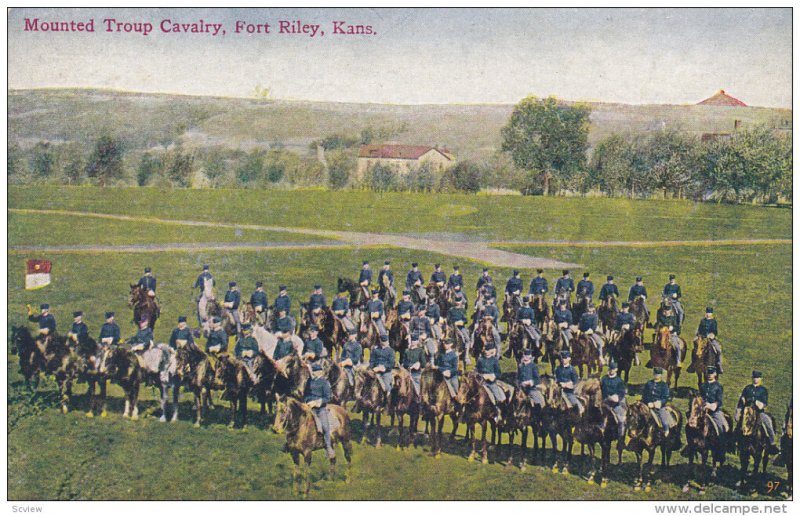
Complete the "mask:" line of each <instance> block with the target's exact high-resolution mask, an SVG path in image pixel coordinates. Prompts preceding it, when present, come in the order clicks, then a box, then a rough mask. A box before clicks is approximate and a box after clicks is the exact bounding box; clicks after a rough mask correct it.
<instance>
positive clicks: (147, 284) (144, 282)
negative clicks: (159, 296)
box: [137, 267, 157, 297]
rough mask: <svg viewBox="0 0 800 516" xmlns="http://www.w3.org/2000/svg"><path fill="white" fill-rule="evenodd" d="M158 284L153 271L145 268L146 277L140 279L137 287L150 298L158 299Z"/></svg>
mask: <svg viewBox="0 0 800 516" xmlns="http://www.w3.org/2000/svg"><path fill="white" fill-rule="evenodd" d="M156 283H157V282H156V278H155V276H153V271H152V269H151V268H150V267H145V268H144V276H142V277H141V278H139V282H138V283H137V285H139V287H140V288H142V289H143V290H144V291H145V292H147V295H148V296H150V297H156Z"/></svg>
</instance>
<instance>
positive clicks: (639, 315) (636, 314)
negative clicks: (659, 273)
mask: <svg viewBox="0 0 800 516" xmlns="http://www.w3.org/2000/svg"><path fill="white" fill-rule="evenodd" d="M646 304H647V301H645V300H644V298H643V297H642V296H636V299H634V300H633V302H632V303H631V313H632V314H633V321H634V323H633V324H634V327H635V328H637V329H638V330H640V331H641V332H642V333H644V329H645V328H646V327H648V326H649V325H650V321H649V320H648V318H647V312H646V311H645V305H646Z"/></svg>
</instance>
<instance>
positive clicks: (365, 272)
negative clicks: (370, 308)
mask: <svg viewBox="0 0 800 516" xmlns="http://www.w3.org/2000/svg"><path fill="white" fill-rule="evenodd" d="M370 283H372V269H370V267H369V262H368V261H366V260H365V261H363V262H361V270H360V271H359V273H358V285H359V286H360V287H361V290H362V291H363V292H364V299H369V298H370V295H369V286H370Z"/></svg>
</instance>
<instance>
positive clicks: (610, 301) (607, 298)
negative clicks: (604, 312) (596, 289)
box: [599, 275, 619, 309]
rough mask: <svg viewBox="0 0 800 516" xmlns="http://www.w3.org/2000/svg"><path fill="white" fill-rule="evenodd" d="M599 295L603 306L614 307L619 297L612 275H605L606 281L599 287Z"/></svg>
mask: <svg viewBox="0 0 800 516" xmlns="http://www.w3.org/2000/svg"><path fill="white" fill-rule="evenodd" d="M599 297H600V301H601V302H602V304H603V305H604V306H606V307H608V308H612V307H613V308H615V309H616V300H617V299H618V298H619V288H617V286H616V285H615V284H614V276H611V275H609V276H606V282H605V283H603V286H602V287H600V296H599Z"/></svg>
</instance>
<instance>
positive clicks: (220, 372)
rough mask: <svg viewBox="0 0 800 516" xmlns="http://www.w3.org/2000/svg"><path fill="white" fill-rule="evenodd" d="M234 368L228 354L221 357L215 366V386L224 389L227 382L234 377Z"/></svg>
mask: <svg viewBox="0 0 800 516" xmlns="http://www.w3.org/2000/svg"><path fill="white" fill-rule="evenodd" d="M233 367H234V366H233V362H232V361H231V358H230V357H229V356H228V354H227V353H223V354H221V355H219V356H218V357H217V363H216V365H215V366H214V385H216V386H217V387H220V388H221V387H224V386H225V382H226V381H227V380H228V378H230V377H231V376H232V371H233Z"/></svg>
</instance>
